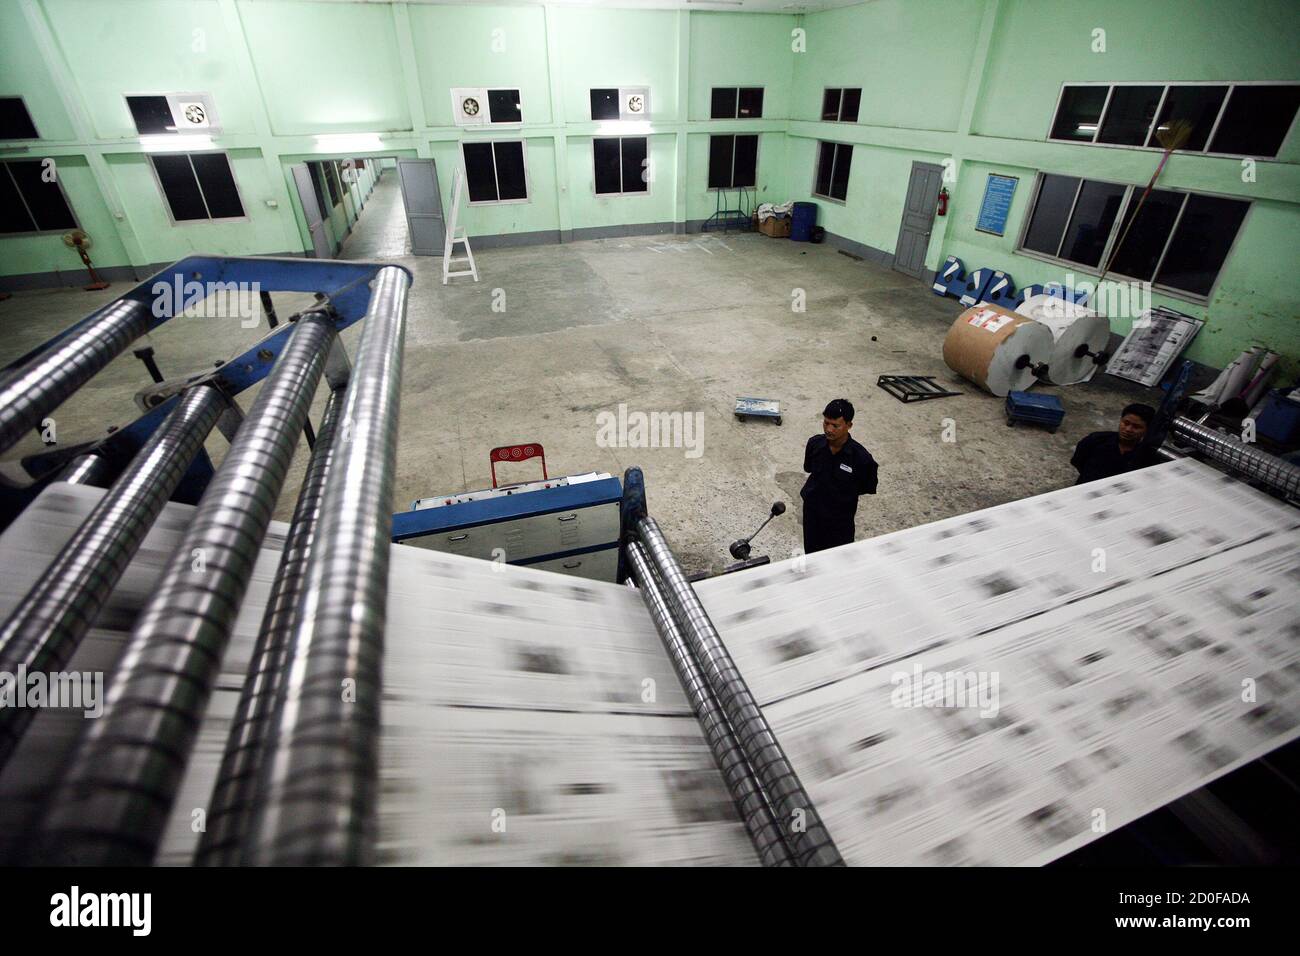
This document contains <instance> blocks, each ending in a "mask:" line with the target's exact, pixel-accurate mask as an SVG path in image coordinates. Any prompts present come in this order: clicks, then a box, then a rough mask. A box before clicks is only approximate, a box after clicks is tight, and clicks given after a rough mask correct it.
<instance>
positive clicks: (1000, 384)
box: [943, 303, 1053, 396]
mask: <svg viewBox="0 0 1300 956" xmlns="http://www.w3.org/2000/svg"><path fill="white" fill-rule="evenodd" d="M1052 341H1053V339H1052V332H1051V330H1050V329H1048V328H1047V326H1045V325H1043V324H1041V323H1039V322H1035V321H1034V320H1033V319H1030V318H1026V317H1025V316H1023V315H1016V313H1014V312H1010V311H1008V310H1006V309H1003V308H999V307H998V306H996V305H989V304H987V303H982V304H980V305H976V306H972V307H971V308H969V309H967V310H966V311H965V312H963V313H962V314H961V315H959V316H957V321H956V322H954V323H953V324H952V328H950V329H949V330H948V335H947V337H946V338H944V340H943V360H944V361H945V362H946V363H947V364H948V367H949V368H950V369H952V370H953V371H954V372H956V373H957V374H958V375H960V376H961V377H962V378H965V379H967V380H969V381H971V382H974V383H975V384H976V385H978V386H979V387H980V388H982V389H984V390H985V391H986V392H990V393H992V394H994V395H998V396H1003V395H1006V394H1007V392H1014V391H1019V390H1022V389H1025V388H1027V387H1029V386H1030V385H1032V384H1033V383H1034V382H1035V381H1036V379H1035V378H1034V373H1033V369H1032V366H1035V365H1038V364H1039V363H1042V362H1047V361H1049V359H1050V358H1051V355H1052ZM1023 355H1028V356H1029V362H1028V363H1027V364H1026V365H1024V366H1023V367H1021V368H1017V367H1016V363H1017V361H1018V360H1019V359H1020V357H1021V356H1023Z"/></svg>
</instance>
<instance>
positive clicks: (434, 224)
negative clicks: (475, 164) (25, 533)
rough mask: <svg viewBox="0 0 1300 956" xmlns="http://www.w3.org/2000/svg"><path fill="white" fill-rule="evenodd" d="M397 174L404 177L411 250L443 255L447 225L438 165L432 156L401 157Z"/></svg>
mask: <svg viewBox="0 0 1300 956" xmlns="http://www.w3.org/2000/svg"><path fill="white" fill-rule="evenodd" d="M397 174H398V178H399V179H401V181H402V202H403V203H404V204H405V205H406V225H407V228H408V229H409V230H410V233H411V254H412V255H415V256H440V255H442V246H443V242H444V241H445V240H446V237H447V225H446V222H445V221H444V219H443V214H442V194H441V193H440V192H439V191H438V169H437V167H436V166H435V165H434V163H433V160H431V159H399V160H398V161H397Z"/></svg>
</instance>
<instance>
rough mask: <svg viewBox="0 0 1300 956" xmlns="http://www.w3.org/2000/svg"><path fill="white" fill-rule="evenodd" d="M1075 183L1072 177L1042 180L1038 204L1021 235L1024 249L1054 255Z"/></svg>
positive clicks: (1076, 184) (1072, 198)
mask: <svg viewBox="0 0 1300 956" xmlns="http://www.w3.org/2000/svg"><path fill="white" fill-rule="evenodd" d="M1078 188H1079V180H1077V179H1075V178H1074V177H1073V176H1044V177H1043V181H1042V183H1041V185H1040V186H1039V187H1038V201H1037V202H1036V203H1034V213H1033V216H1032V217H1031V218H1030V220H1029V229H1028V231H1027V232H1026V233H1025V248H1026V249H1032V250H1033V251H1034V252H1041V253H1043V254H1044V255H1048V256H1054V255H1056V250H1057V247H1058V246H1060V244H1061V233H1063V232H1064V231H1065V220H1066V218H1067V217H1068V216H1069V215H1070V206H1071V205H1073V203H1074V193H1075V191H1076V190H1077V189H1078Z"/></svg>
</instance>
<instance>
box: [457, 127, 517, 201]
mask: <svg viewBox="0 0 1300 956" xmlns="http://www.w3.org/2000/svg"><path fill="white" fill-rule="evenodd" d="M461 150H462V153H463V155H464V157H465V187H466V189H467V191H468V192H469V201H470V202H509V201H512V200H519V199H527V198H528V176H527V172H526V170H525V164H524V144H523V142H522V141H520V140H514V141H498V142H491V143H463V144H462V145H461Z"/></svg>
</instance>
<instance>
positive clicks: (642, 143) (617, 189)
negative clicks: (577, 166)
mask: <svg viewBox="0 0 1300 956" xmlns="http://www.w3.org/2000/svg"><path fill="white" fill-rule="evenodd" d="M591 148H592V159H593V162H594V164H595V173H596V193H597V195H622V194H625V193H643V192H646V191H648V190H649V188H650V184H649V183H648V182H647V180H646V165H645V164H646V157H647V156H648V154H649V139H648V138H647V137H645V136H623V137H615V136H610V137H596V138H595V139H593V140H592V141H591Z"/></svg>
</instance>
